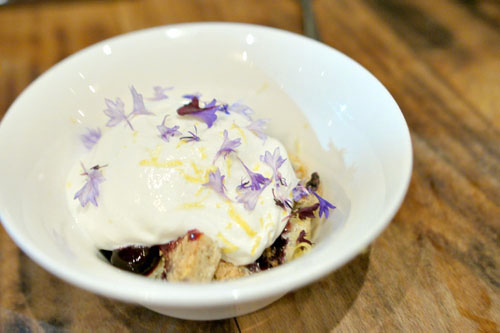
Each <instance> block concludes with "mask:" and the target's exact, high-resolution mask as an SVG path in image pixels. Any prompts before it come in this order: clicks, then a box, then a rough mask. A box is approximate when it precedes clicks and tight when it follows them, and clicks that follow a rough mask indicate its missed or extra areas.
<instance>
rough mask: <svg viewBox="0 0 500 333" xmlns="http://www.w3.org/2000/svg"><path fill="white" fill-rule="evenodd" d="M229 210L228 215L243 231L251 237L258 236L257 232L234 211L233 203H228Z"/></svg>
mask: <svg viewBox="0 0 500 333" xmlns="http://www.w3.org/2000/svg"><path fill="white" fill-rule="evenodd" d="M228 205H229V209H228V210H227V213H228V214H229V217H230V218H231V219H232V220H233V221H234V222H235V223H236V224H237V225H239V226H240V227H241V228H242V229H243V231H245V233H246V234H247V235H248V236H249V237H254V236H255V235H256V232H255V231H253V230H252V228H250V226H249V225H248V223H247V221H245V219H243V218H242V217H241V215H240V214H238V212H237V211H236V210H235V209H234V206H233V205H232V204H231V203H228Z"/></svg>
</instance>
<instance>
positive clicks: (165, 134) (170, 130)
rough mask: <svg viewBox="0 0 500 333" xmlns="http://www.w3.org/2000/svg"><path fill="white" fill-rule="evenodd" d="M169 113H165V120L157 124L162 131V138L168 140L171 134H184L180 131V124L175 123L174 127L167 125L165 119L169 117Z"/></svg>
mask: <svg viewBox="0 0 500 333" xmlns="http://www.w3.org/2000/svg"><path fill="white" fill-rule="evenodd" d="M167 117H168V115H165V117H163V122H162V123H161V125H158V126H156V128H157V129H158V131H160V137H161V138H162V140H163V141H167V142H168V140H169V139H168V138H169V137H171V136H175V135H182V133H181V132H180V131H179V126H177V125H175V126H174V127H167V126H165V119H167Z"/></svg>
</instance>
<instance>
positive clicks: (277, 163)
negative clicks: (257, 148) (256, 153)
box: [260, 147, 286, 184]
mask: <svg viewBox="0 0 500 333" xmlns="http://www.w3.org/2000/svg"><path fill="white" fill-rule="evenodd" d="M260 160H261V161H262V162H264V163H266V164H267V165H269V166H270V167H271V169H273V177H274V179H275V180H276V181H277V182H280V183H281V184H283V178H282V177H281V174H280V172H279V171H278V169H279V168H280V167H281V166H282V165H283V163H285V161H286V158H283V157H281V155H280V147H276V149H275V150H274V152H273V154H272V155H271V153H270V152H269V151H266V152H265V154H264V155H261V156H260Z"/></svg>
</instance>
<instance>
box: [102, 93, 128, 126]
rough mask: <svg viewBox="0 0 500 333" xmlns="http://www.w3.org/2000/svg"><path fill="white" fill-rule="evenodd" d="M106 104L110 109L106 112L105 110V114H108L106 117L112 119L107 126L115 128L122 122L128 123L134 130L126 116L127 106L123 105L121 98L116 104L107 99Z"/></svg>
mask: <svg viewBox="0 0 500 333" xmlns="http://www.w3.org/2000/svg"><path fill="white" fill-rule="evenodd" d="M104 102H105V103H106V106H107V107H108V108H107V109H106V110H104V113H105V114H106V116H108V117H109V118H110V119H109V120H108V122H107V123H106V126H108V127H114V126H116V125H118V124H119V123H121V122H122V121H126V122H127V124H128V125H129V126H130V129H131V130H134V128H133V127H132V124H131V123H130V121H129V120H128V117H127V116H126V115H125V104H123V101H122V100H121V99H120V98H117V99H116V102H113V101H112V100H110V99H108V98H105V99H104Z"/></svg>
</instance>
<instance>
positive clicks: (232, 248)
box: [217, 232, 238, 254]
mask: <svg viewBox="0 0 500 333" xmlns="http://www.w3.org/2000/svg"><path fill="white" fill-rule="evenodd" d="M217 238H218V239H220V240H221V241H222V243H224V245H226V246H227V247H223V248H222V251H223V252H224V253H226V254H227V253H233V252H235V251H237V250H238V247H237V246H236V245H234V244H233V243H231V242H230V241H229V240H227V238H226V237H224V235H222V233H220V232H219V233H218V234H217Z"/></svg>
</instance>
